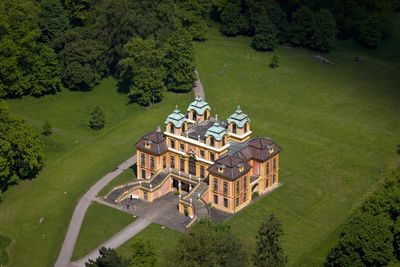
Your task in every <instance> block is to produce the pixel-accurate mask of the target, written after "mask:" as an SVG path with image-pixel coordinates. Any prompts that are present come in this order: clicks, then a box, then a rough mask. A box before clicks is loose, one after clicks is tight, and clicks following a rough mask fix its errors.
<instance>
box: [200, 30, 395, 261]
mask: <svg viewBox="0 0 400 267" xmlns="http://www.w3.org/2000/svg"><path fill="white" fill-rule="evenodd" d="M399 28H400V27H399ZM399 37H400V36H395V37H394V38H393V39H392V40H389V41H388V42H387V44H386V45H383V46H382V47H380V48H379V49H378V50H374V51H373V52H371V53H370V51H369V50H368V51H367V50H364V49H361V48H359V47H358V46H354V45H353V44H352V43H350V42H344V43H340V44H339V45H338V47H337V48H336V50H335V51H332V52H331V53H329V54H324V56H326V57H327V58H329V59H331V60H332V61H333V62H334V64H333V65H324V64H320V63H318V62H316V61H313V60H312V59H311V57H312V55H313V54H314V52H311V51H308V50H305V49H300V48H296V49H294V48H279V49H278V50H277V51H276V52H275V53H277V54H279V55H280V57H281V66H280V67H279V68H277V69H275V70H273V69H270V68H268V64H269V63H270V62H271V58H272V53H260V52H256V51H255V50H253V49H251V48H250V42H251V40H250V39H249V38H246V37H237V38H226V37H223V36H221V35H220V34H219V33H218V31H217V30H215V29H212V30H211V32H210V34H209V40H208V41H207V42H204V43H200V44H198V45H197V59H198V69H199V72H200V76H201V79H202V82H203V85H204V86H205V88H206V90H207V94H206V95H207V101H208V102H209V103H210V105H211V107H212V108H213V112H214V114H215V113H218V115H219V117H221V118H226V117H227V116H228V115H230V114H231V113H232V112H233V111H234V110H235V108H236V105H237V104H240V105H241V108H242V110H243V111H244V112H245V113H247V114H248V115H249V116H250V118H251V119H252V130H253V132H254V134H253V135H254V136H255V135H263V136H269V137H271V138H273V139H274V140H275V141H276V142H277V143H278V144H279V145H280V146H281V147H282V155H281V181H282V182H283V186H282V187H281V188H280V189H278V190H277V191H275V192H273V193H272V194H270V195H268V196H267V197H265V198H263V199H262V200H261V201H259V202H257V203H256V204H255V205H253V206H251V207H249V208H247V209H245V210H244V211H243V212H241V213H240V214H238V215H237V216H235V217H233V218H232V219H231V220H230V221H229V224H230V225H231V226H232V229H233V231H234V232H235V233H236V234H237V235H238V236H239V237H240V239H241V240H242V241H243V244H244V246H245V249H246V250H248V252H249V253H251V252H252V251H254V244H255V235H256V231H257V228H258V226H259V223H260V220H261V218H262V217H263V216H264V215H265V214H267V213H269V212H271V211H273V212H275V213H276V214H277V215H278V216H279V218H280V219H281V220H282V222H283V227H284V232H285V236H284V237H283V246H284V249H285V252H286V253H287V255H288V257H289V265H291V266H316V265H319V264H321V263H322V262H323V260H324V258H325V255H326V253H327V251H328V249H329V248H330V247H331V246H332V244H333V242H334V241H335V239H336V237H337V235H338V231H339V230H340V228H341V227H342V226H343V224H344V222H345V221H346V220H347V219H348V218H349V216H351V215H352V213H353V212H354V211H355V209H356V208H357V207H358V206H359V205H360V203H361V201H362V200H363V199H364V198H365V197H366V196H367V195H368V194H370V192H371V191H373V190H374V189H375V188H376V186H377V184H378V183H379V180H380V179H379V175H378V169H379V168H381V167H385V168H386V167H387V166H388V165H390V163H391V162H393V160H394V159H395V157H396V155H395V145H396V144H397V143H399V141H400V140H399V133H400V123H399V122H400V120H399V119H400V105H399V104H400V102H399V100H400V91H399V90H398V85H399V83H400V76H399V75H398V74H399V73H400V65H399V61H398V59H399V54H398V53H397V52H396V50H395V49H393V50H391V52H389V51H388V49H392V48H396V47H398V45H399V44H400V38H399ZM393 43H395V44H397V45H393ZM389 54H391V55H392V57H391V58H390V59H389V57H388V55H389ZM356 56H362V57H363V58H364V60H365V64H357V63H355V61H354V58H355V57H356Z"/></svg>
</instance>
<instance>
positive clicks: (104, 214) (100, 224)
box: [72, 203, 134, 260]
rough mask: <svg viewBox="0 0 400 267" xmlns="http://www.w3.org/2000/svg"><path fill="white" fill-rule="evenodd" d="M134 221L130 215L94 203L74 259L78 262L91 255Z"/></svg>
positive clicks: (86, 216)
mask: <svg viewBox="0 0 400 267" xmlns="http://www.w3.org/2000/svg"><path fill="white" fill-rule="evenodd" d="M133 221H134V218H133V217H132V216H131V215H129V214H128V213H125V212H122V211H119V210H116V209H113V208H110V207H108V206H104V205H102V204H98V203H92V204H91V205H90V206H89V209H88V211H87V213H86V215H85V219H84V221H83V224H82V228H81V231H80V234H79V238H78V241H77V242H76V246H75V250H74V254H73V255H72V259H73V260H78V259H80V258H82V257H83V256H85V255H87V254H89V253H90V252H91V251H92V250H93V249H95V248H96V247H98V246H99V245H100V244H102V243H103V242H104V241H106V240H107V239H109V238H110V237H112V236H113V235H115V234H116V233H118V232H119V231H121V230H122V229H123V228H124V227H125V226H127V225H128V224H130V223H132V222H133Z"/></svg>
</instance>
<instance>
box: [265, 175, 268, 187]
mask: <svg viewBox="0 0 400 267" xmlns="http://www.w3.org/2000/svg"><path fill="white" fill-rule="evenodd" d="M268 183H269V178H268V177H267V179H265V188H268Z"/></svg>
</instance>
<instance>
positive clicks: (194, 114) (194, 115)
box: [192, 110, 197, 121]
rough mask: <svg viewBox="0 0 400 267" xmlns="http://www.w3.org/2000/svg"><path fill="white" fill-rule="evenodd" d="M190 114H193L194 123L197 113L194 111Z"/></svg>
mask: <svg viewBox="0 0 400 267" xmlns="http://www.w3.org/2000/svg"><path fill="white" fill-rule="evenodd" d="M192 112H193V120H194V121H195V120H197V113H196V111H194V110H193V111H192Z"/></svg>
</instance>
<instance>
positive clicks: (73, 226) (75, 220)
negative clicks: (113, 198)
mask: <svg viewBox="0 0 400 267" xmlns="http://www.w3.org/2000/svg"><path fill="white" fill-rule="evenodd" d="M135 163H136V155H134V156H133V157H131V158H129V159H127V160H126V161H125V162H124V163H122V164H121V165H119V166H118V168H117V169H116V170H115V171H112V172H110V173H108V174H107V175H105V176H104V177H103V178H101V179H100V180H99V181H98V182H97V183H96V184H94V185H93V186H92V187H91V188H90V189H89V191H87V192H86V194H85V195H84V196H83V197H82V198H81V199H80V200H79V203H78V205H77V206H76V207H75V210H74V214H73V215H72V219H71V222H70V223H69V227H68V231H67V234H66V236H65V239H64V243H63V245H62V248H61V251H60V254H59V255H58V258H57V261H56V263H55V265H54V266H55V267H66V266H70V260H71V257H72V253H73V252H74V248H75V244H76V241H77V239H78V236H79V231H80V229H81V225H82V222H83V218H84V217H85V214H86V211H87V209H88V208H89V205H90V203H91V202H92V200H94V198H95V197H96V195H97V193H98V192H99V191H100V190H101V189H103V187H105V186H106V185H107V184H108V183H109V182H110V181H111V180H113V179H114V178H115V177H117V176H118V175H120V174H121V173H123V172H124V171H126V170H127V169H129V167H131V166H132V165H134V164H135Z"/></svg>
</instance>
